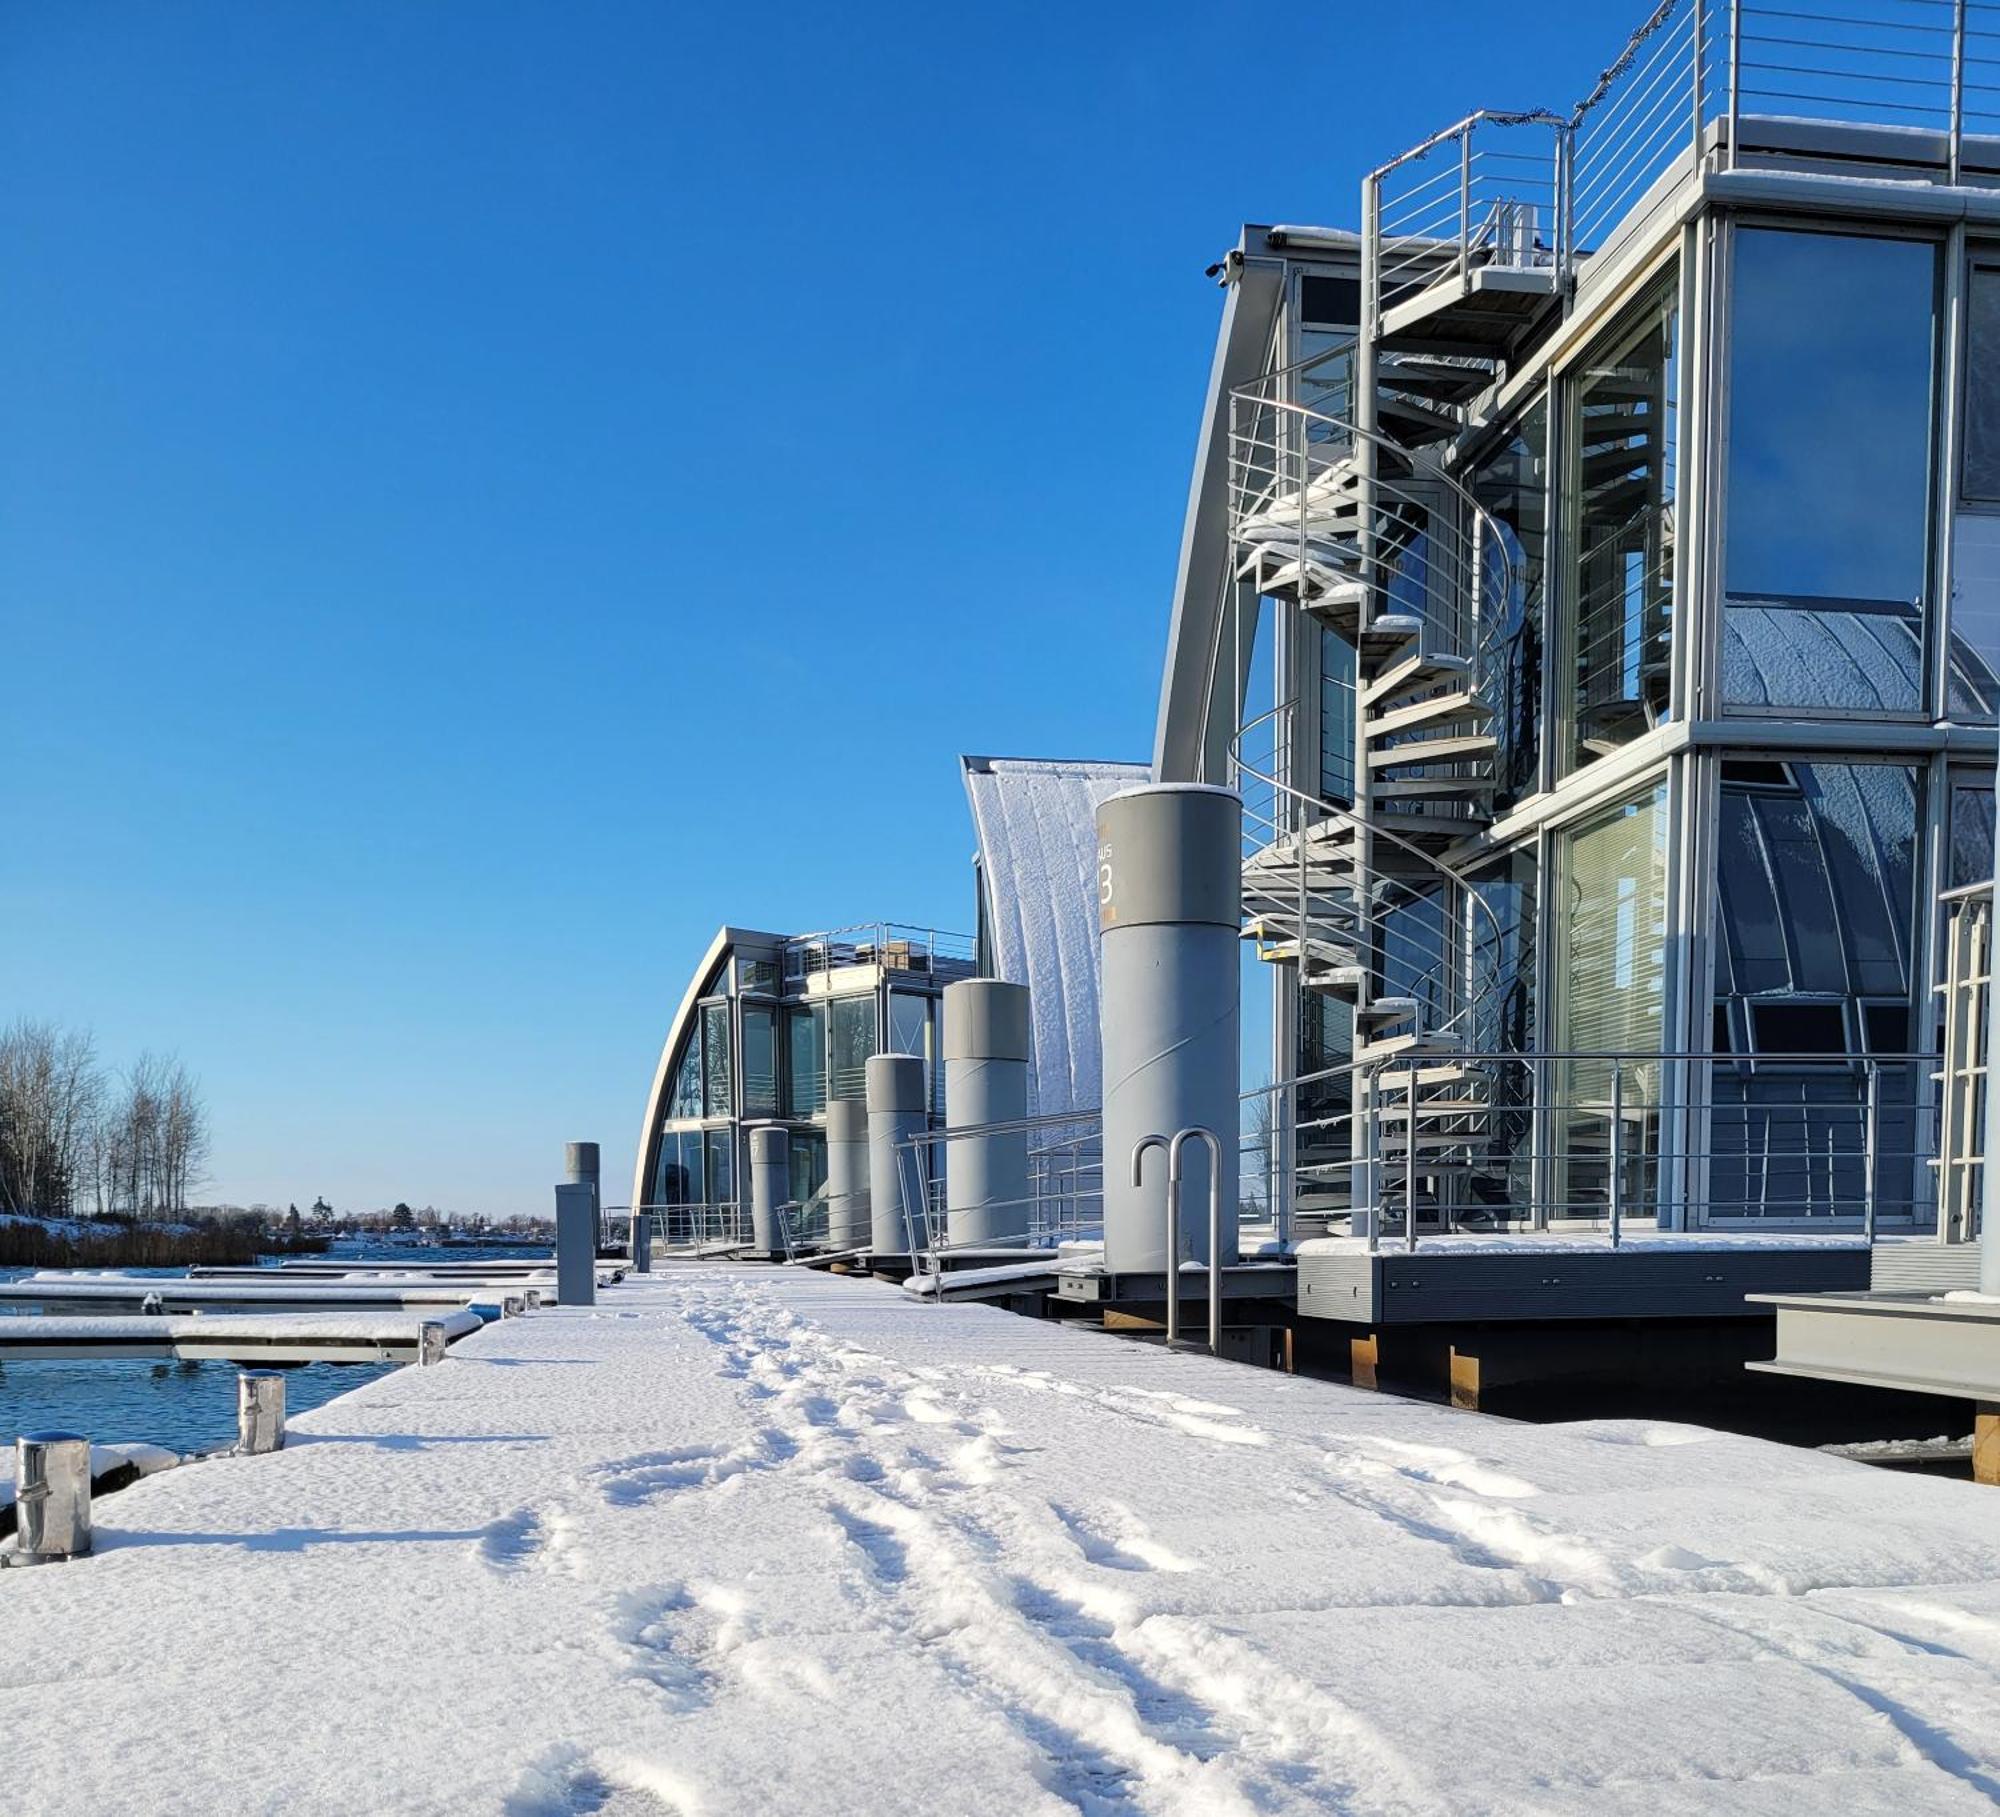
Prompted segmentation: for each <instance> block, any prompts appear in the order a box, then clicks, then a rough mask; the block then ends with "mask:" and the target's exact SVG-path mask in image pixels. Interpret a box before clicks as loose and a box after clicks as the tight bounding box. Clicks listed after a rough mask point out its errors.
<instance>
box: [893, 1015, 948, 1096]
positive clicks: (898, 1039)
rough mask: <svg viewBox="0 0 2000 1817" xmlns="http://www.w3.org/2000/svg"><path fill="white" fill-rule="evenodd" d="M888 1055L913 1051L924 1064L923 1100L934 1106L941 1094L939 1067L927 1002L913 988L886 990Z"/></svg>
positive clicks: (942, 1076)
mask: <svg viewBox="0 0 2000 1817" xmlns="http://www.w3.org/2000/svg"><path fill="white" fill-rule="evenodd" d="M888 1051H889V1052H890V1053H892V1054H915V1055H916V1056H917V1057H918V1058H919V1059H920V1060H922V1061H923V1063H924V1091H925V1102H926V1103H929V1104H931V1105H933V1106H935V1105H937V1104H938V1103H939V1102H940V1101H941V1099H942V1096H943V1093H944V1074H943V1068H941V1067H940V1066H939V1065H938V1064H937V1054H936V1051H935V1044H934V1043H933V1041H932V1039H931V1004H930V999H929V998H928V997H923V996H919V995H918V994H917V993H916V992H915V991H891V992H890V993H889V1049H888Z"/></svg>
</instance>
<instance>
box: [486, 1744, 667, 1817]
mask: <svg viewBox="0 0 2000 1817" xmlns="http://www.w3.org/2000/svg"><path fill="white" fill-rule="evenodd" d="M694 1808H695V1807H694V1801H693V1800H692V1799H691V1798H686V1797H680V1796H676V1795H675V1792H674V1790H673V1789H672V1788H671V1787H670V1786H669V1784H668V1776H667V1775H666V1773H665V1772H664V1771H662V1770H660V1769H658V1768H654V1767H651V1766H649V1765H647V1764H646V1763H644V1762H642V1761H626V1760H595V1759H592V1758H591V1757H589V1756H587V1755H585V1754H583V1753H581V1752H580V1751H579V1750H577V1749H575V1748H570V1747H564V1748H557V1749H554V1750H552V1751H551V1752H550V1753H548V1754H545V1755H544V1756H543V1757H542V1758H541V1759H540V1760H538V1761H536V1762H535V1763H534V1764H533V1765H532V1766H530V1767H529V1768H528V1770H527V1771H526V1772H525V1773H523V1774H522V1775H521V1780H520V1783H519V1784H518V1785H516V1786H515V1788H514V1790H513V1791H512V1792H511V1793H509V1794H508V1796H507V1799H506V1801H505V1802H504V1803H503V1804H502V1805H501V1807H500V1810H501V1817H680V1813H682V1812H687V1811H692V1810H693V1809H694Z"/></svg>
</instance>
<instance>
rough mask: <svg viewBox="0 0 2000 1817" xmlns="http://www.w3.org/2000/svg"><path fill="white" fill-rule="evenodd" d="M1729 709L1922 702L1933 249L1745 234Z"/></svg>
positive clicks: (1733, 322) (1890, 706)
mask: <svg viewBox="0 0 2000 1817" xmlns="http://www.w3.org/2000/svg"><path fill="white" fill-rule="evenodd" d="M1734 257H1735V275H1734V285H1733V290H1732V294H1731V311H1730V323H1729V333H1730V353H1729V509H1728V523H1727V527H1726V536H1727V561H1726V563H1725V570H1724V590H1725V593H1726V600H1725V604H1724V611H1723V631H1722V683H1723V698H1724V699H1725V700H1726V701H1727V702H1728V703H1729V704H1730V705H1732V706H1743V707H1783V708H1786V709H1789V710H1795V711H1796V710H1805V711H1814V710H1818V711H1822V712H1839V713H1853V712H1883V711H1888V712H1904V713H1908V712H1914V711H1916V710H1917V709H1918V708H1919V707H1920V706H1921V705H1922V704H1923V696H1924V689H1923V679H1924V613H1923V601H1924V596H1925V593H1926V591H1927V588H1928V582H1929V571H1930V563H1929V553H1928V552H1929V548H1930V533H1929V529H1930V500H1931V486H1930V473H1931V369H1932V365H1933V362H1934V358H1935V350H1936V346H1937V329H1936V313H1937V263H1938V259H1937V251H1936V249H1935V248H1934V247H1933V246H1931V245H1929V244H1928V243H1926V242H1923V241H1917V240H1886V239H1873V238H1865V237H1862V236H1860V235H1855V234H1828V233H1793V232H1789V231H1779V230H1776V229H1772V228H1762V227H1757V228H1751V227H1745V228H1739V229H1738V230H1737V233H1736V238H1735V255H1734Z"/></svg>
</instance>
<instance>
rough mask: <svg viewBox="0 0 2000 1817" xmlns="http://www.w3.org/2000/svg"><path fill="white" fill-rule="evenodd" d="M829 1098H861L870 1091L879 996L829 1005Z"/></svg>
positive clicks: (827, 1025) (847, 999)
mask: <svg viewBox="0 0 2000 1817" xmlns="http://www.w3.org/2000/svg"><path fill="white" fill-rule="evenodd" d="M826 1029H827V1077H826V1085H827V1096H828V1097H830V1098H860V1097H865V1096H866V1095H867V1091H868V1061H869V1059H870V1057H871V1056H872V1055H873V1054H874V1052H875V993H874V992H873V991H870V992H869V993H868V994H867V995H866V996H862V997H836V998H835V999H834V1000H833V1001H832V1002H831V1003H829V1004H828V1005H827V1022H826Z"/></svg>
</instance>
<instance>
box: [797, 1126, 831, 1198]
mask: <svg viewBox="0 0 2000 1817" xmlns="http://www.w3.org/2000/svg"><path fill="white" fill-rule="evenodd" d="M791 1167H792V1182H791V1192H792V1198H793V1200H794V1201H795V1202H796V1203H798V1204H800V1205H803V1204H804V1203H805V1202H806V1201H807V1200H808V1199H810V1198H811V1197H812V1196H813V1194H814V1193H816V1192H818V1191H819V1189H820V1188H821V1187H822V1186H824V1185H825V1184H826V1137H824V1136H823V1135H820V1134H819V1133H818V1132H817V1131H815V1130H809V1129H795V1130H793V1131H792V1141H791Z"/></svg>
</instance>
